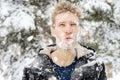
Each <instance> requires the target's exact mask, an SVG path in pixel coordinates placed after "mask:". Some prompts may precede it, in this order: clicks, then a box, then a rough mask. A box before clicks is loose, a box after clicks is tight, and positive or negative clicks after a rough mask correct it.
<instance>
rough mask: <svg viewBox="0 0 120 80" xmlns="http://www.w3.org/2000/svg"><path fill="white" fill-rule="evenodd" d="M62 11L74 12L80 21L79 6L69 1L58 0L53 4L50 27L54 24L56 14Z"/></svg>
mask: <svg viewBox="0 0 120 80" xmlns="http://www.w3.org/2000/svg"><path fill="white" fill-rule="evenodd" d="M64 12H71V13H73V14H75V15H76V16H77V17H78V19H79V22H80V17H81V12H80V10H79V8H78V7H77V6H75V5H74V4H73V3H71V2H69V1H63V2H59V3H58V4H57V5H56V6H55V9H54V10H53V13H52V27H54V24H55V17H56V16H57V15H58V14H60V13H64Z"/></svg>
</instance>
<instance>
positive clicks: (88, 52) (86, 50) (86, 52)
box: [76, 43, 95, 58]
mask: <svg viewBox="0 0 120 80" xmlns="http://www.w3.org/2000/svg"><path fill="white" fill-rule="evenodd" d="M76 50H77V57H78V58H80V57H83V56H84V57H87V58H90V57H93V56H95V50H94V49H93V48H91V47H88V46H85V45H81V44H79V43H78V44H77V46H76Z"/></svg>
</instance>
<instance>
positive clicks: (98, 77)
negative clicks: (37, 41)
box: [23, 2, 107, 80]
mask: <svg viewBox="0 0 120 80" xmlns="http://www.w3.org/2000/svg"><path fill="white" fill-rule="evenodd" d="M80 15H81V13H80V11H79V8H77V7H76V6H75V5H73V4H72V3H70V2H59V3H58V4H57V5H56V7H55V9H54V12H53V14H52V27H51V34H52V36H53V37H55V38H56V44H55V45H49V46H48V47H47V48H46V49H42V50H41V51H40V53H39V55H38V57H37V59H36V60H35V61H34V62H33V64H31V66H30V67H27V68H25V69H24V76H23V80H107V79H106V74H105V67H104V64H103V63H101V62H99V61H97V60H96V59H95V55H94V50H92V49H90V48H87V47H84V46H81V45H80V44H79V43H78V36H79V34H80V30H81V28H80Z"/></svg>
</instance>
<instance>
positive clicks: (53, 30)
mask: <svg viewBox="0 0 120 80" xmlns="http://www.w3.org/2000/svg"><path fill="white" fill-rule="evenodd" d="M50 31H51V35H52V36H53V37H55V28H53V27H50Z"/></svg>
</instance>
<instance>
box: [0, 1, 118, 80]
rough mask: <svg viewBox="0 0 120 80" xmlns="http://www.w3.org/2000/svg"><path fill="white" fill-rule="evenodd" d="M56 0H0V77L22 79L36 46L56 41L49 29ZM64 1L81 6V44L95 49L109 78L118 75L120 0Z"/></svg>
mask: <svg viewBox="0 0 120 80" xmlns="http://www.w3.org/2000/svg"><path fill="white" fill-rule="evenodd" d="M59 1H63V0H0V80H21V78H22V70H23V68H24V67H25V66H27V65H29V64H30V63H31V62H32V61H33V60H34V57H35V56H36V55H37V54H38V52H39V49H40V48H41V47H45V46H46V45H48V44H52V43H54V42H55V40H54V38H53V37H51V35H50V30H49V29H50V26H51V21H50V19H51V12H52V10H53V8H54V5H55V4H56V3H57V2H59ZM64 1H65V0H64ZM66 1H70V2H72V3H75V5H76V6H78V7H80V9H81V12H82V18H81V19H82V20H81V26H82V32H83V33H82V34H81V36H80V43H81V44H83V45H86V46H89V47H92V48H94V49H95V50H96V53H97V54H98V57H101V59H100V60H103V61H104V62H105V64H106V72H107V76H108V78H114V77H117V76H116V74H118V75H119V76H120V64H119V63H120V0H66ZM118 79H119V78H116V79H114V80H118Z"/></svg>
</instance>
